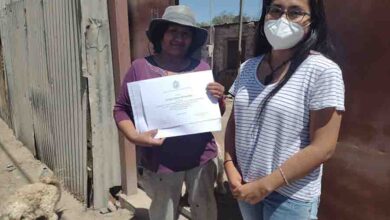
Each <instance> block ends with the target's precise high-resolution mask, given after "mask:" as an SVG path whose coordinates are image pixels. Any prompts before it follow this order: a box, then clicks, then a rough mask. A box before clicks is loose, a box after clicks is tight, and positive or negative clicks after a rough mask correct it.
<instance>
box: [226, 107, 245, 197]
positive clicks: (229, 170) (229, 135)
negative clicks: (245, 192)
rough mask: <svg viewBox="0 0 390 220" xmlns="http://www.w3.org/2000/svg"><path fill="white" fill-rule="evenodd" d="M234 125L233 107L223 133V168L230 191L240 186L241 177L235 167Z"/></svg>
mask: <svg viewBox="0 0 390 220" xmlns="http://www.w3.org/2000/svg"><path fill="white" fill-rule="evenodd" d="M235 126H236V123H235V120H234V106H233V109H232V113H231V114H230V117H229V120H228V123H227V125H226V131H225V162H224V168H225V171H226V175H227V177H228V180H229V186H230V189H231V190H234V189H237V188H238V187H240V186H241V185H242V177H241V174H240V173H239V172H238V170H237V167H236V166H235V162H236V154H235V136H236V134H235V132H236V129H235Z"/></svg>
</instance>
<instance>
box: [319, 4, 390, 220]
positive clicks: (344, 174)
mask: <svg viewBox="0 0 390 220" xmlns="http://www.w3.org/2000/svg"><path fill="white" fill-rule="evenodd" d="M325 6H326V9H327V16H328V21H329V26H330V33H331V37H332V39H333V42H334V44H335V49H336V51H337V53H336V56H337V59H336V60H337V62H338V63H339V64H340V66H341V68H342V70H343V76H344V81H345V85H346V112H345V114H344V116H343V122H342V129H341V136H340V139H339V141H340V142H339V145H338V148H337V151H336V153H335V155H334V156H333V158H332V159H331V160H330V161H329V162H328V163H327V164H326V166H325V171H324V181H323V196H322V200H321V209H320V217H321V218H320V219H355V220H359V219H362V220H363V219H375V220H382V219H383V220H384V219H390V209H389V204H390V116H389V112H390V89H389V82H390V74H389V73H390V65H389V60H390V44H389V36H390V30H389V29H388V28H387V27H389V26H390V16H389V13H388V8H390V1H387V0H378V1H363V0H361V1H343V2H340V1H337V0H327V1H326V5H325Z"/></svg>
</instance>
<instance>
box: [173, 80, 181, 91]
mask: <svg viewBox="0 0 390 220" xmlns="http://www.w3.org/2000/svg"><path fill="white" fill-rule="evenodd" d="M179 87H180V83H179V81H177V80H175V81H173V88H174V89H178V88H179Z"/></svg>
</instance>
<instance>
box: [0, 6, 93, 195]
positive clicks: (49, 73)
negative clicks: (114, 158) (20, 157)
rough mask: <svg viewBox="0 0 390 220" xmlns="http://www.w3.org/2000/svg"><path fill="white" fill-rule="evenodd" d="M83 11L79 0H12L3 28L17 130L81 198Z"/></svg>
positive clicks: (83, 167)
mask: <svg viewBox="0 0 390 220" xmlns="http://www.w3.org/2000/svg"><path fill="white" fill-rule="evenodd" d="M79 10H80V6H79V2H78V1H77V0H27V1H14V2H11V3H10V4H8V5H6V7H5V16H4V17H3V18H2V19H3V21H2V24H3V26H2V31H1V32H2V39H3V45H5V48H4V54H5V57H7V58H8V62H6V66H7V67H8V69H9V71H7V73H10V74H7V77H8V83H9V94H10V103H11V115H12V124H13V127H14V131H15V134H16V136H17V137H18V139H20V140H21V141H22V142H23V143H24V144H25V145H27V146H28V147H29V148H30V150H31V151H32V152H33V153H34V154H36V155H37V156H38V157H40V159H41V160H42V161H43V162H45V163H46V164H47V165H48V166H50V167H51V168H52V169H53V170H54V171H55V172H56V174H57V175H58V176H59V177H60V179H61V180H62V181H63V182H64V185H65V186H66V188H67V189H69V190H70V191H71V192H72V193H73V194H74V195H75V196H76V197H77V198H79V199H80V200H82V201H83V200H85V198H86V195H87V191H86V189H87V173H86V172H87V167H86V166H87V128H86V124H87V123H86V114H87V101H86V100H87V99H86V97H87V96H86V94H87V85H86V81H85V79H83V77H82V76H81V72H82V71H81V57H80V42H79V39H80V13H79ZM4 30H6V31H4ZM6 60H7V59H6ZM35 151H37V152H35Z"/></svg>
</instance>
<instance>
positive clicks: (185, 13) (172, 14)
mask: <svg viewBox="0 0 390 220" xmlns="http://www.w3.org/2000/svg"><path fill="white" fill-rule="evenodd" d="M162 23H173V24H179V25H183V26H186V27H190V28H192V29H193V30H194V31H195V37H194V38H193V39H192V44H193V45H194V47H195V48H198V47H201V46H203V44H204V43H205V42H206V40H207V35H208V32H207V30H206V29H203V28H200V27H198V26H197V25H196V20H195V14H194V13H193V12H192V10H191V9H190V8H189V7H188V6H185V5H174V6H169V7H167V8H166V9H165V12H164V14H163V16H162V18H156V19H153V20H152V21H151V22H150V24H149V29H148V30H147V31H146V35H147V36H148V38H149V40H150V41H152V39H154V38H153V36H155V34H156V30H157V28H156V27H157V26H158V25H159V24H162Z"/></svg>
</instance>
